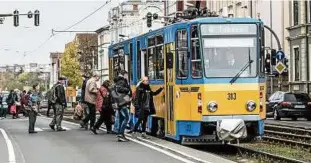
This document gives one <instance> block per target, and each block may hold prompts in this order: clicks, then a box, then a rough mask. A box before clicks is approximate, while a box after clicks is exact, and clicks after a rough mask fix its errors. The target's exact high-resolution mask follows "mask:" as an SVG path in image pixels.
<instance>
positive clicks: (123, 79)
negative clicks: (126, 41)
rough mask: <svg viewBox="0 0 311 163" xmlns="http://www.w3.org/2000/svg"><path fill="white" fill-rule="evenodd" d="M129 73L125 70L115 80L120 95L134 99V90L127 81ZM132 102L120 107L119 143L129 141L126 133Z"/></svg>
mask: <svg viewBox="0 0 311 163" xmlns="http://www.w3.org/2000/svg"><path fill="white" fill-rule="evenodd" d="M127 79H128V73H127V71H125V70H122V71H120V74H119V76H117V77H116V78H115V79H114V82H115V89H116V91H117V92H118V93H119V94H124V95H128V96H129V97H130V98H131V97H132V90H131V88H130V85H129V83H128V81H127ZM115 100H116V99H115ZM130 104H131V103H130V102H129V103H127V104H123V105H120V104H118V105H119V108H118V113H119V131H118V141H128V139H127V138H126V137H125V135H124V131H125V129H126V126H127V123H128V121H129V118H130V117H129V107H130Z"/></svg>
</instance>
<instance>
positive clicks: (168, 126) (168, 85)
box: [165, 44, 175, 136]
mask: <svg viewBox="0 0 311 163" xmlns="http://www.w3.org/2000/svg"><path fill="white" fill-rule="evenodd" d="M165 49H166V50H165V101H166V103H165V104H166V112H165V133H166V134H167V135H172V136H173V135H175V123H174V118H175V117H174V84H175V78H174V67H175V65H174V63H175V61H174V58H175V57H174V55H175V54H174V52H173V51H172V49H173V45H172V44H167V45H165Z"/></svg>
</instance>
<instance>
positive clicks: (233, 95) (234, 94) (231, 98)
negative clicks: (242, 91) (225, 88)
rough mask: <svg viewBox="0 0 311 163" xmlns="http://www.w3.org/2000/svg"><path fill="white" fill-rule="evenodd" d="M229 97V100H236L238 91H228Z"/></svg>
mask: <svg viewBox="0 0 311 163" xmlns="http://www.w3.org/2000/svg"><path fill="white" fill-rule="evenodd" d="M227 99H228V100H236V93H228V94H227Z"/></svg>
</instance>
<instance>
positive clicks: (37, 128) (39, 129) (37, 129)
mask: <svg viewBox="0 0 311 163" xmlns="http://www.w3.org/2000/svg"><path fill="white" fill-rule="evenodd" d="M35 131H43V130H42V129H41V128H39V127H35Z"/></svg>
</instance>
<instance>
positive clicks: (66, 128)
mask: <svg viewBox="0 0 311 163" xmlns="http://www.w3.org/2000/svg"><path fill="white" fill-rule="evenodd" d="M62 128H63V129H65V130H67V131H69V130H71V129H70V128H68V127H65V126H62Z"/></svg>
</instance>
